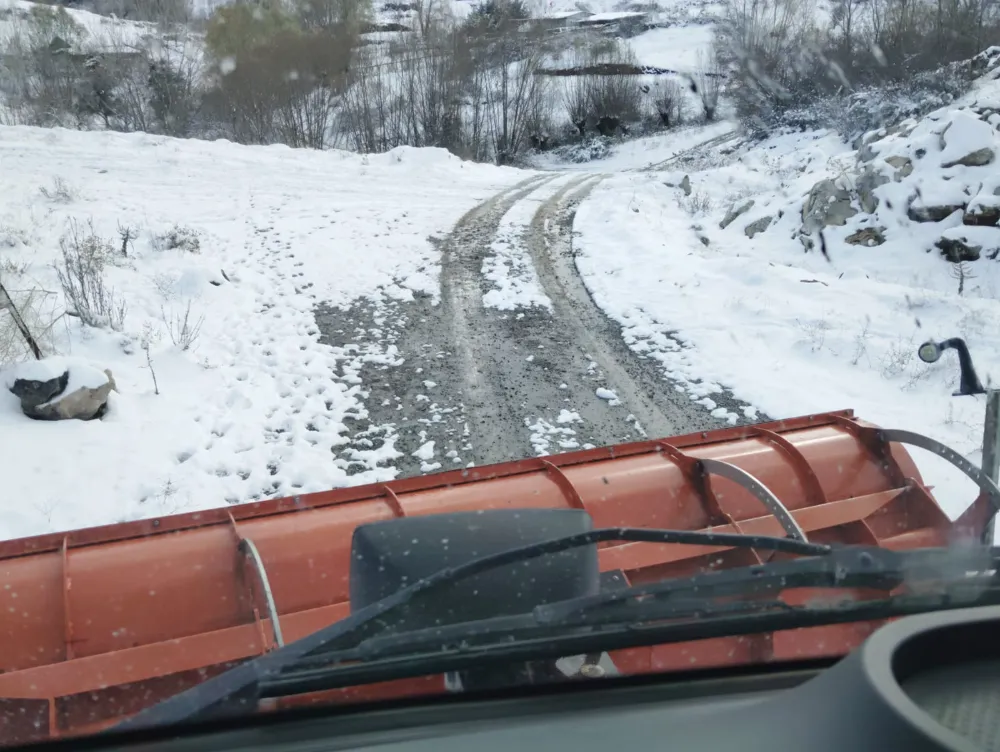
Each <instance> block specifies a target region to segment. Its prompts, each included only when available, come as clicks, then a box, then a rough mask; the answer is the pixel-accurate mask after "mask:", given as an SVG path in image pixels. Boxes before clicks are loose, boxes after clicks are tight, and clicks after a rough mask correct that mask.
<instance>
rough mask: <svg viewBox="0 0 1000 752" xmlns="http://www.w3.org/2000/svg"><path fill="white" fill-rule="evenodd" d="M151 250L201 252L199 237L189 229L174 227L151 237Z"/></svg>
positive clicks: (179, 226)
mask: <svg viewBox="0 0 1000 752" xmlns="http://www.w3.org/2000/svg"><path fill="white" fill-rule="evenodd" d="M153 250H156V251H174V250H177V251H187V252H188V253H200V252H201V237H200V236H199V234H198V232H197V230H194V229H192V228H191V227H184V226H181V225H174V226H173V227H171V228H170V229H169V230H167V231H166V232H164V233H161V234H159V235H155V236H154V237H153Z"/></svg>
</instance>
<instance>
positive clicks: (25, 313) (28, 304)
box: [0, 266, 61, 366]
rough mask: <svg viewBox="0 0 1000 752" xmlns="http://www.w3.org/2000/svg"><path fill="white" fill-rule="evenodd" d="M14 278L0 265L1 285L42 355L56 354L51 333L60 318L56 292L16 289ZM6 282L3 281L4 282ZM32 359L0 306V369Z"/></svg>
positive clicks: (10, 319)
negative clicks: (12, 282)
mask: <svg viewBox="0 0 1000 752" xmlns="http://www.w3.org/2000/svg"><path fill="white" fill-rule="evenodd" d="M14 276H15V275H14V274H12V273H9V272H7V271H4V268H3V267H2V266H0V282H2V283H3V284H4V287H5V288H6V290H7V294H8V295H9V296H10V298H11V302H12V303H13V304H14V306H16V308H17V312H18V314H19V315H20V317H21V321H23V322H24V324H25V326H26V327H27V329H28V332H29V334H30V336H31V338H32V339H33V340H34V341H35V343H36V344H37V345H38V347H39V348H40V349H41V351H42V353H43V355H44V354H48V353H52V352H55V337H54V331H55V328H56V325H57V324H58V322H59V320H60V319H61V316H60V315H59V314H58V313H57V310H56V309H57V301H56V298H57V293H55V292H52V291H49V290H43V289H41V288H39V287H36V286H29V287H27V288H26V289H18V288H16V287H14V286H13V285H12V284H11V278H13V277H14ZM4 280H6V281H4ZM32 357H34V355H33V353H32V351H31V347H30V345H29V344H28V343H27V342H25V339H24V336H23V334H22V333H21V331H20V327H18V326H17V324H16V322H15V319H14V317H13V316H12V315H11V314H10V312H9V311H7V310H5V309H4V307H3V306H0V366H6V365H11V364H13V363H20V362H21V361H23V360H25V359H28V358H32Z"/></svg>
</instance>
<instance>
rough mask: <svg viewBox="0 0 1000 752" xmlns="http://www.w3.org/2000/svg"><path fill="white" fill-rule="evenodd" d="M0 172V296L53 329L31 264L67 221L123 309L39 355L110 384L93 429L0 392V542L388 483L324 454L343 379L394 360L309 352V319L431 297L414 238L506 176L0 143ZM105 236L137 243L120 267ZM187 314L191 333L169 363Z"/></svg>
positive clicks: (350, 411)
mask: <svg viewBox="0 0 1000 752" xmlns="http://www.w3.org/2000/svg"><path fill="white" fill-rule="evenodd" d="M0 169H2V172H3V175H4V181H5V183H4V190H3V191H2V192H0V235H9V236H11V237H17V238H19V239H20V240H23V242H18V243H13V244H7V243H0V257H2V258H0V261H2V262H4V263H7V262H9V265H10V268H21V267H24V268H25V269H26V273H25V274H23V275H14V276H11V275H8V274H6V272H5V277H4V283H5V285H6V286H8V289H10V291H11V295H12V297H14V298H15V300H18V299H20V298H22V297H23V296H21V295H20V293H21V291H24V290H30V289H35V290H37V289H41V290H45V291H49V293H47V297H46V299H49V298H51V299H54V300H56V301H57V302H58V305H57V306H54V307H55V308H56V309H57V310H56V311H55V314H56V315H58V313H59V312H60V310H61V308H62V294H61V292H58V291H59V290H60V286H59V283H58V280H57V279H56V278H55V272H54V270H53V268H52V266H51V265H52V264H53V262H55V261H56V260H57V259H58V258H59V247H60V245H59V241H60V237H61V236H63V235H64V233H65V232H66V231H67V229H68V227H69V222H70V220H71V219H72V220H76V221H77V223H78V224H77V227H78V230H79V232H80V233H81V234H82V235H83V236H86V235H87V234H89V232H90V228H89V225H88V223H89V222H91V221H92V222H93V230H94V232H96V233H97V235H99V236H101V237H103V238H106V239H107V241H108V244H109V247H110V249H111V252H110V257H109V259H108V262H107V266H106V279H107V283H108V285H109V286H111V287H112V288H113V289H114V292H115V294H116V295H117V296H118V297H119V299H120V300H121V301H122V302H123V303H125V304H126V306H127V313H126V319H125V326H124V329H123V331H121V332H113V331H109V330H98V329H87V328H84V327H82V326H81V324H80V321H79V319H76V318H70V317H61V318H58V320H57V322H56V325H55V326H54V327H52V328H51V330H50V331H49V333H48V335H47V336H46V337H45V338H44V339H45V340H46V343H47V344H54V345H55V346H57V348H58V351H59V352H60V353H63V354H65V355H66V356H67V357H71V358H81V359H86V361H87V362H89V363H92V364H93V367H94V368H97V369H99V370H103V369H104V368H109V369H111V371H112V372H113V374H114V377H115V381H116V382H117V386H118V389H119V392H120V393H119V394H117V395H114V401H113V402H112V404H111V410H110V411H109V413H108V415H107V416H106V417H105V418H104V419H103V420H99V421H92V422H87V423H84V422H77V421H71V422H61V423H59V424H53V423H47V422H36V421H31V420H29V419H28V418H25V417H24V416H23V415H22V414H21V412H20V407H19V405H18V400H17V398H16V397H14V395H12V394H10V393H9V391H7V389H3V390H0V457H2V458H3V477H4V492H5V494H4V496H5V498H6V499H8V502H6V503H4V502H0V538H12V537H19V536H25V535H32V534H37V533H42V532H48V531H53V530H66V529H71V528H76V527H81V526H89V525H98V524H104V523H112V522H116V521H122V520H129V519H136V518H145V517H151V516H157V515H163V514H167V513H172V512H181V511H187V510H192V509H203V508H209V507H217V506H219V505H222V504H225V503H227V502H230V503H238V502H243V501H249V500H251V499H254V498H263V497H265V496H274V495H286V494H294V493H299V492H303V493H304V492H309V491H317V490H322V489H328V488H331V487H336V486H343V485H348V484H358V483H365V482H371V481H373V480H383V479H389V478H391V477H393V476H394V475H395V471H394V470H393V469H392V466H391V460H392V458H393V457H394V456H396V453H395V450H394V448H393V446H392V442H391V441H387V442H386V444H385V446H383V447H382V449H380V450H378V451H377V452H371V453H369V456H367V457H366V459H367V461H368V462H369V469H368V470H367V471H365V472H360V473H357V474H355V475H352V476H350V477H348V476H347V475H346V471H345V470H344V469H342V468H341V467H338V466H336V465H335V464H334V463H333V459H334V457H335V455H334V454H333V451H332V450H336V449H337V448H338V447H340V446H341V445H343V444H345V443H346V442H347V440H348V437H349V432H348V430H347V429H346V428H345V425H344V420H345V417H347V416H350V415H361V416H363V415H364V408H363V404H362V401H361V396H360V394H361V390H362V388H363V385H362V384H361V383H360V382H359V380H358V378H357V375H356V373H357V370H358V368H359V367H360V366H361V364H362V363H363V362H364V361H366V360H370V361H372V360H373V361H377V362H384V363H393V362H395V359H396V354H395V353H394V351H393V350H392V348H391V347H389V348H387V347H382V346H378V345H366V346H364V347H358V346H356V345H352V344H350V343H348V344H347V345H345V346H338V347H333V346H330V345H327V344H321V343H320V341H319V339H320V333H319V331H318V329H317V325H316V321H315V317H314V314H313V310H314V307H315V306H316V305H317V304H318V303H321V302H324V301H325V302H328V303H331V304H333V305H344V304H348V303H350V302H351V301H352V300H355V299H357V298H358V297H359V296H371V297H373V298H374V299H375V300H376V301H378V300H379V299H382V297H383V296H385V297H394V298H403V299H408V298H410V297H412V296H413V294H414V292H415V291H424V292H428V293H430V294H432V295H434V296H437V294H438V272H439V264H438V253H437V251H436V250H435V248H434V246H433V245H432V243H431V242H430V241H429V237H431V236H433V235H442V234H444V233H446V232H447V231H448V230H449V229H450V228H451V226H452V225H453V224H454V223H455V222H456V221H457V220H458V219H459V217H460V216H461V215H462V214H464V213H465V212H466V211H468V210H469V209H470V208H472V206H474V205H475V204H476V203H477V202H479V201H481V200H483V199H485V198H486V197H488V196H489V195H492V194H493V193H494V192H496V191H497V190H499V189H501V188H503V187H506V186H508V185H510V184H512V183H514V182H516V181H517V180H520V179H523V178H524V177H525V173H524V172H520V171H516V170H512V169H501V168H495V167H490V166H481V165H473V164H471V163H465V162H462V161H460V160H458V159H456V158H453V157H451V156H450V155H447V154H445V153H444V152H441V151H440V150H415V149H401V150H395V151H394V152H391V153H389V154H382V155H376V156H370V157H365V158H363V157H358V156H357V155H352V154H348V153H346V152H315V151H307V150H294V149H289V148H286V147H283V146H274V147H243V146H238V145H235V144H231V143H228V142H225V141H219V142H214V143H213V142H204V141H195V140H190V141H184V140H173V139H169V138H163V137H158V136H149V135H143V134H134V135H122V134H113V133H81V132H76V131H67V130H42V129H32V128H0ZM57 183H58V185H57ZM59 186H61V188H62V189H64V190H56V189H57V188H58V187H59ZM43 188H44V189H45V190H46V192H47V193H48V196H46V195H45V194H43V192H42V189H43ZM119 226H121V227H129V228H132V229H133V230H134V231H136V235H137V237H136V238H135V240H134V241H133V242H132V243H131V244H130V245H129V247H128V254H127V257H122V256H121V254H120V245H121V244H120V239H119V235H118V228H119ZM175 246H176V247H175ZM32 310H34V309H32ZM186 313H187V314H188V319H189V328H195V325H196V324H198V322H199V321H200V322H201V323H200V332H199V334H198V336H197V337H196V339H195V341H194V342H193V343H191V346H190V347H189V348H188V349H186V350H185V349H184V343H185V340H184V338H183V337H180V336H178V335H179V334H180V332H181V329H182V326H181V322H182V320H183V318H184V316H185V314H186ZM4 316H5V314H3V313H2V312H0V319H2V318H3V317H4ZM168 322H169V326H168ZM385 323H386V322H384V321H382V320H380V319H379V320H377V325H380V326H381V325H383V324H385ZM144 330H145V331H144ZM171 331H172V332H173V337H172V336H171ZM345 336H348V337H350V336H351V333H348V334H347V335H345ZM174 339H176V340H177V343H178V344H176V345H175V344H174V342H173V340H174ZM147 342H148V343H149V346H150V359H151V361H152V369H151V368H150V367H149V364H148V362H147V358H146V353H145V351H144V349H143V345H144V343H147ZM25 367H26V368H29V369H30V368H32V367H31V366H25ZM12 373H14V371H13V370H7V371H3V372H2V373H0V377H2V378H0V383H2V382H5V381H9V380H10V378H11V375H12ZM154 374H155V379H156V385H157V386H158V388H159V392H160V393H159V394H158V395H157V394H155V390H154V380H153V377H154ZM102 376H103V374H102ZM385 460H389V461H390V462H389V464H385V462H384V461H385ZM380 462H382V464H379V463H380ZM12 500H16V503H15V502H14V501H12Z"/></svg>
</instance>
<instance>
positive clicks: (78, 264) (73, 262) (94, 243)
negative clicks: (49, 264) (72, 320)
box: [56, 221, 127, 332]
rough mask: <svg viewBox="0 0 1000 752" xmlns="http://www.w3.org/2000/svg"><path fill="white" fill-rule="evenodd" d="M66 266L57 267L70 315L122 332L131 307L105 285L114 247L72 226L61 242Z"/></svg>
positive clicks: (88, 230) (90, 229)
mask: <svg viewBox="0 0 1000 752" xmlns="http://www.w3.org/2000/svg"><path fill="white" fill-rule="evenodd" d="M59 246H60V249H61V251H62V263H61V264H57V265H56V273H57V274H58V276H59V284H60V285H61V286H62V290H63V294H64V295H65V297H66V303H67V308H68V312H69V313H70V314H71V315H73V316H77V317H78V318H79V319H80V320H81V321H82V322H83V323H84V324H86V325H87V326H92V327H109V328H110V329H112V330H114V331H118V332H120V331H122V329H123V328H124V326H125V316H126V313H127V307H126V304H125V302H124V301H123V300H121V299H120V298H119V297H118V296H117V294H116V293H115V291H114V289H113V288H111V287H109V286H108V285H107V282H106V281H105V274H104V272H105V266H106V265H107V263H108V262H109V261H110V260H111V259H112V258H113V257H114V255H115V247H114V245H113V244H112V243H111V242H110V241H108V240H107V239H105V238H102V237H101V236H100V235H98V234H97V233H96V232H95V231H94V227H93V223H90V224H88V226H87V227H86V228H81V227H80V226H79V224H78V223H77V222H75V221H74V222H71V224H70V229H69V231H68V232H67V233H66V234H65V235H64V236H63V237H62V238H61V239H60V241H59Z"/></svg>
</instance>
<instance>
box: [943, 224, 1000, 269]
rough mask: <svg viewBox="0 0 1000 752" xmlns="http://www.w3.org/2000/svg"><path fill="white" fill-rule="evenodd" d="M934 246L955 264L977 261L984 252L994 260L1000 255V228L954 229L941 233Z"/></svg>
mask: <svg viewBox="0 0 1000 752" xmlns="http://www.w3.org/2000/svg"><path fill="white" fill-rule="evenodd" d="M934 245H935V246H936V247H937V248H938V249H939V250H940V251H941V255H942V256H944V257H945V258H946V259H947V260H948V261H951V262H952V263H953V264H957V263H959V262H961V261H976V260H978V259H979V257H980V256H981V255H982V254H983V253H984V252H985V253H986V255H987V256H988V257H989V258H991V259H994V258H996V257H997V255H998V254H1000V228H997V227H962V226H959V227H952V228H949V229H947V230H945V231H944V232H943V233H941V237H940V238H939V239H938V240H937V242H936V243H934Z"/></svg>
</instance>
